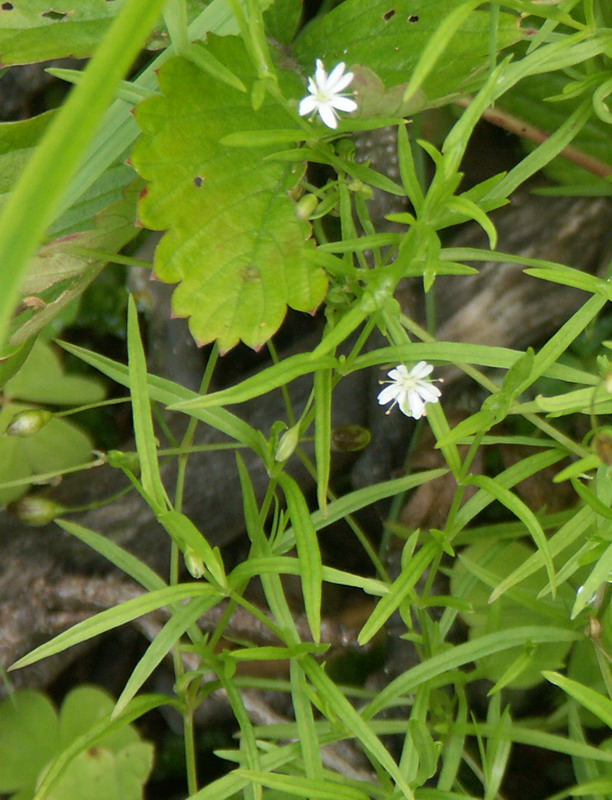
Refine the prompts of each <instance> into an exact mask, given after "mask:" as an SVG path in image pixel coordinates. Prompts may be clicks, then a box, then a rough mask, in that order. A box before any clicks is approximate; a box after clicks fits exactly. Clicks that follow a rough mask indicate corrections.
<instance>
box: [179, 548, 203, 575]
mask: <svg viewBox="0 0 612 800" xmlns="http://www.w3.org/2000/svg"><path fill="white" fill-rule="evenodd" d="M184 559H185V566H186V567H187V569H188V571H189V574H190V575H191V577H192V578H195V579H196V580H197V579H198V578H202V577H204V573H205V571H206V569H205V567H204V561H203V560H202V559H201V557H200V556H199V555H198V554H197V553H196V551H195V550H194V549H193V547H188V548H187V549H186V550H185V554H184Z"/></svg>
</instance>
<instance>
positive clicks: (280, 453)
mask: <svg viewBox="0 0 612 800" xmlns="http://www.w3.org/2000/svg"><path fill="white" fill-rule="evenodd" d="M299 441H300V426H299V425H294V426H293V427H291V428H289V429H288V430H286V431H285V432H284V433H283V435H282V436H281V437H280V439H279V440H278V444H277V445H276V452H275V453H274V460H275V461H286V460H287V459H288V458H289V456H291V455H293V451H294V450H295V448H296V447H297V446H298V442H299Z"/></svg>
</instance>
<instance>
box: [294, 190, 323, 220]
mask: <svg viewBox="0 0 612 800" xmlns="http://www.w3.org/2000/svg"><path fill="white" fill-rule="evenodd" d="M318 205H319V198H318V197H316V195H314V194H305V195H304V196H303V197H300V199H299V200H298V202H297V203H296V205H295V216H296V217H297V218H298V219H299V220H303V219H308V218H309V217H310V216H311V214H312V213H313V212H314V210H315V208H316V207H317V206H318Z"/></svg>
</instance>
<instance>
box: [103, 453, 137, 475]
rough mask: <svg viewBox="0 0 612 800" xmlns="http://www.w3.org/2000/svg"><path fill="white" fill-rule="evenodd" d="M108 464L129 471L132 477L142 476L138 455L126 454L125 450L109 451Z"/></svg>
mask: <svg viewBox="0 0 612 800" xmlns="http://www.w3.org/2000/svg"><path fill="white" fill-rule="evenodd" d="M107 458H108V464H109V466H111V467H114V468H115V469H127V470H129V472H131V473H132V475H139V474H140V461H139V460H138V454H137V453H124V452H123V450H109V451H108V453H107Z"/></svg>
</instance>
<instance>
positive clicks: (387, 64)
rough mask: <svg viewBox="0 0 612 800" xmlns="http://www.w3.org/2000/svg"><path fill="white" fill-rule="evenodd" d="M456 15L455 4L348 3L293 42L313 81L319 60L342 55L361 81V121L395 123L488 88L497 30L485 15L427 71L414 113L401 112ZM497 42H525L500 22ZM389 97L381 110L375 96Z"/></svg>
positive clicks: (434, 0) (506, 17) (466, 23)
mask: <svg viewBox="0 0 612 800" xmlns="http://www.w3.org/2000/svg"><path fill="white" fill-rule="evenodd" d="M456 9H457V3H456V2H455V0H416V2H415V1H414V0H399V2H394V3H391V5H390V4H389V2H388V0H374V1H372V0H350V2H345V3H341V4H340V5H339V6H337V8H335V9H334V10H333V11H331V12H329V13H328V14H325V15H322V16H319V17H317V18H315V20H313V21H312V22H311V23H310V24H309V25H307V26H306V27H305V28H304V30H303V31H302V33H301V34H300V35H299V37H298V38H297V40H296V42H295V57H296V58H297V59H298V61H299V62H300V65H301V67H302V69H303V70H304V71H305V72H306V74H311V73H312V69H313V63H314V58H315V55H316V57H317V58H321V59H323V61H324V62H326V63H335V62H336V61H337V60H338V55H339V54H341V55H342V60H343V61H345V62H347V63H348V64H349V65H350V67H351V70H354V71H355V73H356V76H357V77H356V83H355V86H356V89H357V91H358V93H359V94H358V96H359V105H360V109H361V111H360V112H359V114H360V115H364V116H378V115H380V116H391V115H392V114H407V113H413V112H414V111H416V110H421V109H422V108H427V107H431V106H434V105H440V104H442V103H444V102H448V97H449V96H451V95H452V94H453V93H455V92H457V93H458V92H461V91H472V90H473V89H474V88H475V87H477V86H478V85H479V84H482V81H483V79H484V77H485V75H486V73H485V71H484V69H483V67H485V66H486V63H487V57H488V55H489V35H490V26H491V17H490V16H489V12H488V11H486V10H483V11H479V12H476V13H472V14H470V15H469V16H467V17H466V19H464V20H463V21H462V22H461V23H460V24H459V26H458V27H457V29H456V30H455V31H454V32H453V33H454V36H453V38H452V41H451V42H450V43H449V45H448V47H447V48H445V53H444V55H442V56H441V57H440V58H439V59H438V60H437V61H435V62H430V63H429V65H428V66H429V69H430V73H429V76H428V77H427V79H426V81H425V83H424V84H423V87H422V90H421V93H420V94H419V96H418V98H417V99H416V100H413V102H412V103H411V105H410V107H409V108H406V107H399V103H398V100H399V98H401V97H402V93H403V90H404V89H405V88H406V86H407V85H408V80H409V79H410V77H411V75H412V73H413V71H414V69H415V67H416V65H417V63H418V61H419V58H420V57H421V55H422V53H423V51H424V49H425V47H426V46H427V44H428V43H429V41H430V40H431V38H432V36H433V35H434V34H435V33H436V32H437V31H438V30H439V28H440V23H441V21H443V20H444V19H445V18H446V17H448V16H449V14H450V13H451V12H452V11H454V10H456ZM496 36H497V40H496V47H497V48H498V49H503V48H505V47H508V46H509V45H511V44H513V43H514V42H516V41H517V40H518V39H519V38H521V36H522V34H521V33H520V32H519V29H518V24H517V18H516V17H515V16H513V15H510V14H501V16H500V17H499V19H498V21H497V28H496ZM381 82H382V85H381ZM385 89H386V91H387V93H388V94H387V95H386V101H387V102H385V103H384V104H382V103H381V101H380V98H377V97H376V95H377V94H379V93H380V92H381V90H382V92H383V93H384V92H385ZM398 89H399V90H400V91H398Z"/></svg>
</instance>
